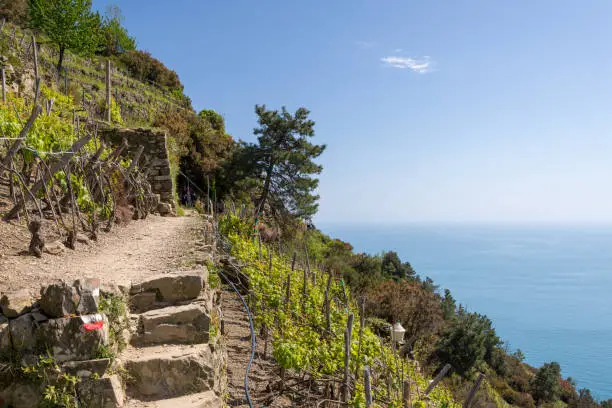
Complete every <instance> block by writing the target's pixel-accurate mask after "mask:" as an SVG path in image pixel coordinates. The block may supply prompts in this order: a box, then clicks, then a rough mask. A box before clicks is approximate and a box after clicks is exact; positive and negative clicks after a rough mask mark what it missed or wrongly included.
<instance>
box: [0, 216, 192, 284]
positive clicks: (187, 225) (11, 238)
mask: <svg viewBox="0 0 612 408" xmlns="http://www.w3.org/2000/svg"><path fill="white" fill-rule="evenodd" d="M202 223H203V220H202V218H201V217H197V216H185V217H160V216H155V215H149V216H148V217H147V218H146V219H145V220H139V221H132V222H130V223H128V224H127V225H125V226H116V227H115V228H113V230H111V232H110V233H100V234H99V237H98V241H96V242H93V241H90V242H89V243H87V244H83V243H77V247H76V249H75V250H71V249H67V248H66V249H64V252H63V253H61V254H59V255H51V254H47V253H44V254H43V255H42V257H41V258H36V257H34V256H32V255H30V254H28V253H27V249H28V245H29V242H30V237H31V235H30V233H29V231H28V230H27V228H26V227H25V224H24V223H3V222H0V292H7V291H12V290H17V289H28V290H30V292H31V293H32V295H34V296H36V295H37V294H38V292H39V290H40V287H41V285H45V284H48V283H50V282H53V281H56V280H58V279H63V280H65V281H68V282H71V281H72V280H74V279H77V278H85V277H91V278H100V279H101V281H102V283H114V284H123V285H125V284H129V283H130V282H132V281H134V282H136V281H140V280H142V279H143V278H145V277H148V276H153V275H157V274H161V273H163V272H166V271H168V270H176V269H180V268H182V267H185V268H188V267H190V266H192V265H193V262H194V259H195V256H194V251H195V249H194V247H195V242H196V240H197V239H198V238H197V237H198V233H199V230H200V229H201V228H202ZM48 236H49V235H48Z"/></svg>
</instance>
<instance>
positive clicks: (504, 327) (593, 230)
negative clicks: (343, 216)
mask: <svg viewBox="0 0 612 408" xmlns="http://www.w3.org/2000/svg"><path fill="white" fill-rule="evenodd" d="M317 227H318V228H319V229H321V230H322V231H323V232H324V233H326V234H329V235H331V236H333V237H335V238H339V239H341V240H343V241H346V242H349V243H350V244H351V245H353V247H354V249H355V251H356V252H366V253H370V254H376V253H381V252H382V251H384V250H393V251H396V252H397V253H398V254H399V256H400V258H401V259H402V261H408V262H410V264H411V265H412V267H413V268H414V269H415V271H416V272H417V274H419V275H421V277H426V276H429V277H430V278H432V279H433V280H434V282H435V284H436V285H440V289H441V290H443V289H444V288H448V289H450V290H451V292H452V294H453V297H454V298H455V299H456V301H457V304H462V305H464V306H465V307H466V308H467V309H469V310H470V311H474V312H478V313H481V314H486V315H487V316H488V317H489V318H490V319H491V320H492V321H493V324H494V326H495V329H496V331H497V334H498V335H499V336H500V337H501V338H502V339H503V340H504V342H505V343H506V344H507V345H508V347H509V349H510V351H515V350H516V349H521V350H522V351H523V353H524V354H525V356H526V359H525V362H527V363H528V364H531V365H533V366H536V367H539V366H540V365H542V364H543V363H545V362H550V361H556V362H558V363H559V364H560V365H561V370H562V371H561V374H562V376H563V377H564V378H566V377H572V378H573V379H574V380H575V381H576V383H577V387H578V388H588V389H590V390H591V392H592V393H593V396H594V397H596V398H597V399H608V398H612V381H611V380H609V379H608V378H607V375H608V370H609V368H610V367H612V296H610V293H609V292H610V290H611V289H612V251H610V248H612V224H609V225H596V224H591V223H581V224H579V223H572V224H569V223H567V224H552V223H538V224H536V223H531V224H529V223H513V224H510V223H508V224H484V223H478V224H477V223H404V224H391V223H379V224H376V223H367V224H366V223H361V224H356V223H353V224H351V223H333V222H317Z"/></svg>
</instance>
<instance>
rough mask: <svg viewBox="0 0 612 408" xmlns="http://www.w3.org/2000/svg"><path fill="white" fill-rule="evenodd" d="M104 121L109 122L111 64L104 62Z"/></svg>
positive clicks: (108, 61)
mask: <svg viewBox="0 0 612 408" xmlns="http://www.w3.org/2000/svg"><path fill="white" fill-rule="evenodd" d="M106 121H107V122H108V123H110V122H111V62H110V60H107V61H106Z"/></svg>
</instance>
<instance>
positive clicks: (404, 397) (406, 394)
mask: <svg viewBox="0 0 612 408" xmlns="http://www.w3.org/2000/svg"><path fill="white" fill-rule="evenodd" d="M402 402H403V403H404V408H410V405H411V404H410V381H409V380H405V381H404V389H403V395H402Z"/></svg>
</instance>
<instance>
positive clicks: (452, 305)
mask: <svg viewBox="0 0 612 408" xmlns="http://www.w3.org/2000/svg"><path fill="white" fill-rule="evenodd" d="M456 313H457V304H456V302H455V298H453V295H452V294H451V291H450V290H449V289H444V298H443V299H442V315H443V316H444V319H445V320H451V319H452V318H454V317H455V314H456Z"/></svg>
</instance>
